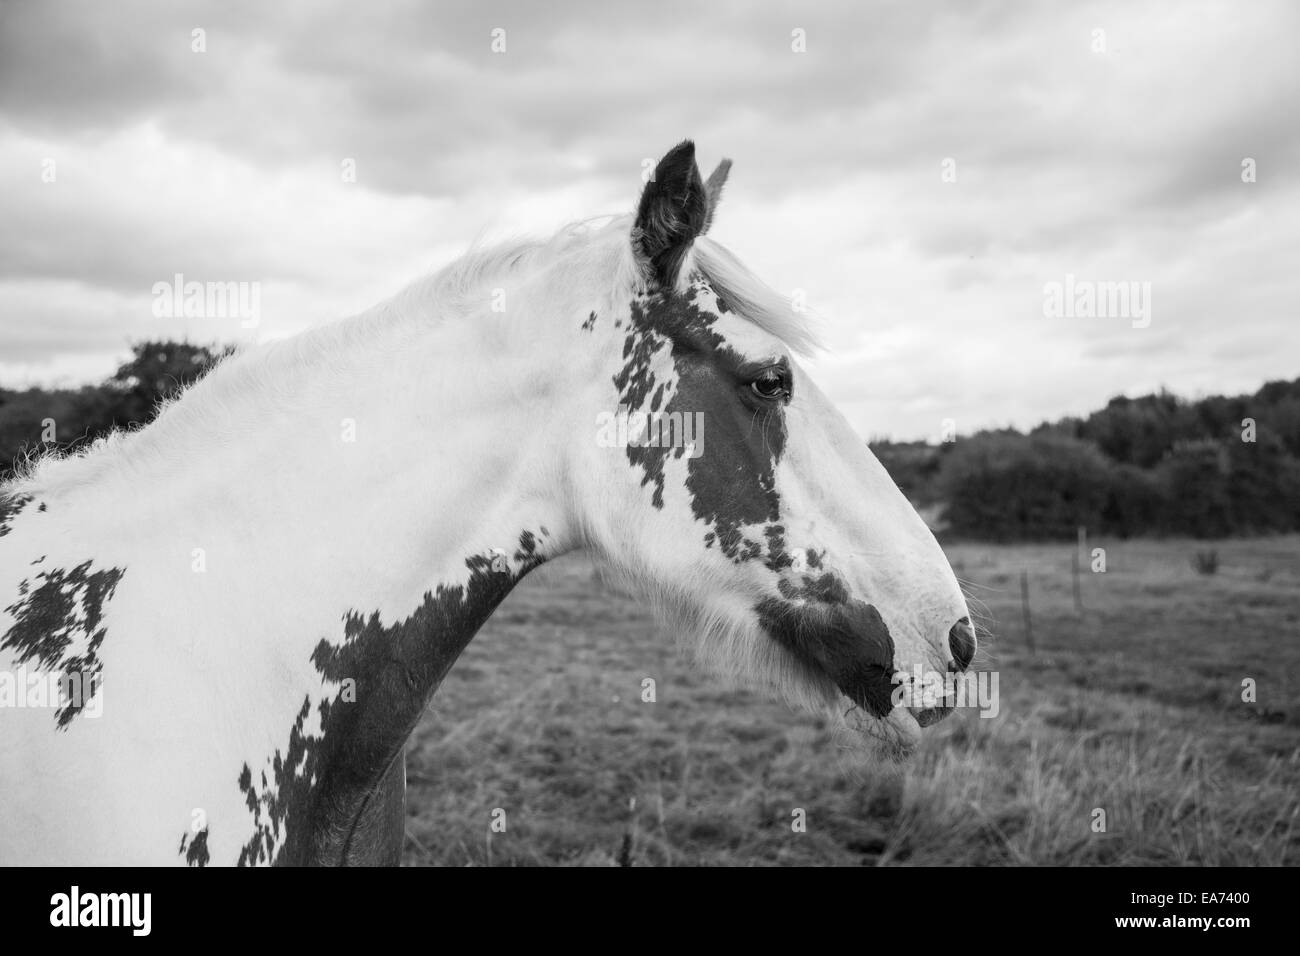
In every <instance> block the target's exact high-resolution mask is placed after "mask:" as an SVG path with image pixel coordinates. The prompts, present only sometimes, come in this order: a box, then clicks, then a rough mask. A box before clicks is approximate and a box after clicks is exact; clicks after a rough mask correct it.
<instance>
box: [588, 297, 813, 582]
mask: <svg viewBox="0 0 1300 956" xmlns="http://www.w3.org/2000/svg"><path fill="white" fill-rule="evenodd" d="M706 288H708V284H707V281H706V280H705V279H704V278H703V276H699V275H697V276H695V277H693V279H692V283H691V285H690V287H689V289H688V290H687V292H685V293H678V292H675V291H666V292H657V293H652V294H649V295H646V296H641V297H638V298H637V299H635V300H633V302H632V304H631V316H632V323H631V331H630V332H629V334H628V336H627V338H626V340H625V341H624V344H623V359H624V364H623V367H622V368H621V369H620V370H619V372H618V374H617V375H615V376H614V386H615V387H616V388H617V389H618V391H619V402H620V404H622V405H626V406H627V408H628V409H629V412H657V411H658V410H659V409H658V406H659V403H660V402H661V401H662V398H663V394H664V384H663V383H659V382H657V381H656V379H655V375H654V372H653V371H652V370H651V367H650V366H651V363H652V362H653V360H654V356H655V354H656V353H657V352H658V351H659V350H660V349H662V348H664V347H665V345H667V344H669V343H671V348H672V360H673V371H674V376H675V378H676V388H675V389H674V391H673V394H672V396H671V397H670V398H669V399H668V401H667V402H666V404H664V406H663V411H662V414H664V415H669V414H672V413H674V412H677V413H680V414H681V415H682V416H683V417H685V416H687V415H694V414H695V413H696V412H702V413H703V415H704V429H705V446H704V447H705V453H704V454H703V455H702V456H700V457H698V458H689V457H688V458H687V477H686V490H687V492H688V493H689V495H690V499H691V512H692V514H693V515H694V517H695V518H696V519H697V520H700V521H703V522H704V523H705V525H706V526H707V528H708V530H707V531H706V532H705V535H704V543H705V546H706V547H712V546H713V545H714V544H717V546H718V547H719V549H720V550H721V551H722V553H723V554H725V555H726V556H727V557H728V558H730V559H731V560H733V561H735V562H742V561H749V560H754V559H758V558H761V557H762V556H763V555H764V554H765V553H766V554H768V555H769V561H771V560H773V559H772V556H771V555H772V552H771V551H770V550H768V549H765V544H768V545H770V544H773V543H781V542H777V541H776V540H774V539H772V538H771V536H770V535H767V534H765V535H764V539H763V540H755V539H754V538H750V537H747V536H746V535H745V532H744V530H743V529H744V528H745V527H746V526H748V525H757V524H764V523H771V522H776V521H777V520H778V519H779V518H780V514H781V499H780V495H778V494H777V491H776V467H777V464H778V463H779V462H780V460H781V456H782V454H783V452H784V450H785V439H786V432H785V416H784V413H783V410H782V409H781V408H779V407H775V406H764V407H754V406H751V405H750V404H749V403H747V402H746V401H744V400H742V399H741V397H740V391H741V389H742V387H743V377H742V375H741V370H742V369H743V368H744V366H745V364H746V363H745V360H744V358H743V357H742V356H740V355H738V354H737V353H736V352H735V351H734V350H733V349H731V348H728V347H727V346H726V344H725V342H724V340H723V338H722V336H721V335H719V334H718V333H717V332H715V331H714V330H713V324H714V322H715V317H714V315H713V314H712V313H710V312H707V311H705V310H703V309H700V308H699V307H698V305H697V304H696V300H697V298H698V296H699V294H700V292H701V291H703V290H704V289H706ZM684 454H685V449H684V448H681V447H672V448H666V447H657V448H656V447H632V446H629V447H628V448H627V456H628V460H629V461H630V462H631V463H632V464H633V465H634V466H636V467H639V468H641V469H642V471H643V477H642V480H641V483H642V484H643V485H650V486H651V488H652V492H651V503H652V504H653V505H654V506H655V507H656V508H662V507H663V506H664V498H663V485H664V465H665V463H666V461H667V459H668V456H669V455H671V456H673V457H676V458H680V457H682V455H684ZM782 548H783V543H782ZM787 563H788V562H787Z"/></svg>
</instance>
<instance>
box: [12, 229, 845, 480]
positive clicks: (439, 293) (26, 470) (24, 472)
mask: <svg viewBox="0 0 1300 956" xmlns="http://www.w3.org/2000/svg"><path fill="white" fill-rule="evenodd" d="M631 228H632V216H631V215H630V214H625V215H621V216H613V217H608V216H607V217H597V218H594V219H587V220H580V221H578V222H574V223H570V224H569V225H566V226H564V227H563V228H561V229H560V230H558V231H557V232H556V233H555V234H554V235H553V236H551V237H549V238H546V239H538V238H514V239H510V240H506V241H503V242H498V243H495V244H492V245H478V244H476V245H475V246H473V247H471V248H470V250H469V251H467V252H466V253H465V254H464V255H462V256H460V257H459V258H457V259H455V260H454V261H452V262H451V263H449V264H447V265H446V266H444V267H442V268H441V269H439V270H437V271H436V272H433V273H431V274H429V275H427V276H424V277H422V278H420V279H417V280H415V281H414V282H412V283H411V284H410V285H408V286H407V287H406V288H404V289H403V290H401V291H400V292H398V293H397V294H396V295H394V296H392V297H391V298H389V299H388V300H386V301H384V302H381V303H379V304H378V305H376V306H373V307H372V308H370V309H368V310H366V311H365V312H362V313H359V314H356V315H352V316H348V317H345V318H341V319H337V320H334V321H332V322H328V323H326V324H324V325H321V326H318V327H316V328H313V329H308V330H307V331H305V332H301V333H299V334H297V335H294V336H291V337H289V338H286V339H280V340H276V341H272V342H266V343H262V344H259V345H256V346H252V347H249V348H243V349H239V350H236V351H235V353H234V354H232V355H230V356H228V357H226V358H225V359H223V360H222V361H220V362H218V363H216V364H215V365H214V366H213V367H212V368H211V369H209V370H208V372H207V374H205V375H204V376H203V377H202V378H200V379H199V380H198V381H196V382H194V383H193V384H191V385H190V386H189V387H188V388H186V389H185V390H184V391H183V392H181V393H179V394H177V395H176V396H174V397H173V398H171V399H169V400H167V401H165V402H163V403H162V404H161V405H160V407H159V411H158V414H157V415H156V416H155V418H154V420H153V422H154V423H158V424H160V425H163V427H164V428H166V427H167V426H168V425H174V424H176V423H177V421H178V420H179V419H186V420H188V421H189V422H191V423H195V424H199V425H201V426H206V425H212V426H214V427H217V428H219V427H220V425H221V422H222V420H223V413H224V412H225V411H226V410H228V409H230V408H232V407H234V406H235V405H237V404H238V403H239V402H241V401H247V400H248V398H249V396H255V395H265V394H267V393H268V392H269V393H271V394H275V393H276V392H277V391H281V390H282V388H283V381H282V380H281V379H280V378H279V377H280V376H281V375H283V374H284V373H285V371H286V370H289V371H294V370H300V369H303V368H311V367H316V366H318V365H321V364H324V366H325V367H326V368H330V367H333V368H338V367H339V366H340V365H341V364H344V363H346V362H347V361H349V359H348V358H347V356H349V355H351V354H359V353H360V352H361V348H360V347H361V346H362V345H363V344H364V345H367V346H371V347H373V345H374V343H375V342H376V341H378V340H380V339H381V337H382V335H389V336H393V335H395V341H399V342H404V341H407V340H408V338H407V336H405V335H403V332H404V331H406V332H409V333H410V334H412V335H414V334H417V333H418V332H419V331H420V330H421V329H427V328H428V326H429V324H430V322H439V323H445V322H450V321H456V320H457V319H464V318H468V317H469V316H471V315H474V314H482V313H484V312H485V311H487V310H486V306H487V304H488V303H489V294H488V292H487V290H488V289H489V288H490V287H491V285H493V284H494V283H503V282H505V281H506V279H507V278H509V277H512V276H514V277H516V278H517V277H519V276H520V275H521V274H524V273H536V272H539V271H541V270H543V269H548V270H553V271H554V272H555V273H556V275H555V278H554V281H553V285H554V287H555V288H557V289H574V288H581V289H592V288H595V289H597V290H598V291H599V292H601V293H605V294H608V295H609V296H610V297H611V300H612V301H618V300H619V299H620V298H621V299H623V300H626V299H628V298H630V297H631V296H633V295H634V294H636V293H637V292H639V291H643V289H644V285H643V283H644V281H645V280H644V277H643V275H642V273H641V270H640V268H639V267H638V265H637V263H636V261H635V255H634V253H633V250H632V244H631V242H630V241H629V236H630V233H631ZM696 270H698V271H699V272H700V273H702V274H703V275H704V277H705V278H706V279H708V281H709V282H710V284H711V285H712V286H713V287H714V289H715V290H716V291H717V293H718V295H719V296H720V297H721V298H722V299H723V300H724V301H726V302H727V303H728V306H729V308H730V309H731V310H732V311H733V312H735V313H737V314H739V315H740V316H742V317H743V318H745V319H747V320H748V321H750V322H752V323H753V324H754V325H756V326H758V327H759V328H761V329H763V330H764V331H765V332H767V333H769V334H771V335H773V336H775V337H776V338H778V339H780V340H781V341H782V342H784V343H785V344H786V345H787V346H788V347H790V348H791V349H792V350H794V351H796V352H798V353H800V354H802V355H810V354H812V353H813V352H815V351H816V350H817V349H818V348H819V347H820V346H819V343H818V340H817V337H816V335H815V333H814V331H813V329H812V328H811V326H810V324H809V323H808V322H807V321H805V318H804V316H802V315H800V314H799V313H797V312H796V311H795V310H794V309H793V308H792V306H791V303H790V300H789V299H788V298H786V297H784V296H782V295H780V294H779V293H777V292H776V291H774V290H773V289H772V288H771V287H769V286H768V285H767V284H766V283H764V282H763V281H762V280H761V279H759V278H758V277H757V276H756V275H754V273H753V272H751V271H750V270H749V269H748V268H747V267H746V266H745V265H744V264H743V263H741V262H740V260H739V259H738V258H737V257H736V256H735V255H733V254H732V253H731V252H730V251H729V250H727V249H726V248H725V247H723V246H721V245H719V244H718V243H716V242H714V241H713V240H711V239H708V238H707V237H703V236H701V237H700V238H698V239H696V240H695V242H694V244H693V247H692V249H691V252H690V254H689V255H688V256H687V258H686V261H685V263H684V265H683V268H682V270H681V276H680V277H679V282H680V285H681V287H682V288H684V287H685V286H686V284H687V282H688V280H689V276H690V275H691V274H692V272H693V271H696ZM381 334H382V335H381ZM190 396H193V398H192V399H190V400H189V401H186V402H185V403H184V404H183V405H182V404H181V400H182V399H184V398H189V397H190ZM194 399H198V400H197V401H196V400H194ZM164 423H165V424H164ZM150 424H152V423H150ZM146 427H147V426H143V425H142V426H140V427H139V428H123V429H117V430H115V431H114V432H112V433H111V434H109V435H106V436H104V437H102V438H99V439H97V440H96V441H94V442H93V443H91V444H89V445H84V446H81V447H79V448H73V449H66V450H55V451H48V452H43V453H36V454H31V455H29V456H28V457H27V458H26V460H24V461H20V462H18V463H16V464H15V474H14V476H13V477H12V478H10V480H9V481H7V482H0V496H3V495H6V494H48V493H53V492H57V491H59V490H62V489H66V488H70V487H76V486H79V485H83V484H85V483H87V482H89V481H91V480H93V479H94V478H95V477H97V476H98V475H100V474H101V473H102V472H103V471H104V470H105V469H107V468H109V467H111V465H112V464H113V463H115V462H120V461H121V460H122V458H123V457H124V454H125V452H126V450H127V449H128V448H132V449H137V448H138V446H140V445H142V444H143V443H145V442H149V441H150V439H151V437H152V439H153V440H154V441H155V442H161V441H162V440H163V439H162V437H161V436H160V435H159V434H157V433H158V431H159V430H157V429H153V431H154V433H155V434H154V435H153V436H150V435H148V434H146Z"/></svg>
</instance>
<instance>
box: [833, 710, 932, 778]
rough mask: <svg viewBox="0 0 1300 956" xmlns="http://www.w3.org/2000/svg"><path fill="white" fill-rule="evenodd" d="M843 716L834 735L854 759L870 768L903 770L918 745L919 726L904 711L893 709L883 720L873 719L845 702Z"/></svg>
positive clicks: (919, 737)
mask: <svg viewBox="0 0 1300 956" xmlns="http://www.w3.org/2000/svg"><path fill="white" fill-rule="evenodd" d="M845 704H846V705H848V706H849V710H848V711H847V712H846V713H845V714H844V718H843V721H842V725H841V727H840V732H839V733H838V734H837V735H836V737H837V739H838V742H840V743H841V744H842V745H843V746H844V747H845V748H846V749H847V750H849V751H850V752H852V753H853V754H854V756H855V757H857V758H859V759H861V760H863V761H864V762H867V763H871V764H879V765H884V766H893V767H904V766H906V765H907V764H908V763H909V762H910V761H911V759H912V756H913V754H915V753H916V749H917V747H918V746H919V745H920V743H921V725H920V724H918V723H917V722H916V718H915V717H913V716H912V715H911V713H910V712H909V711H908V710H907V709H906V708H905V707H895V708H894V709H893V710H892V711H890V712H889V714H887V715H886V716H885V717H876V716H874V715H872V714H870V713H868V712H867V711H865V710H863V709H862V708H861V707H857V706H853V705H852V704H849V702H848V701H847V700H845Z"/></svg>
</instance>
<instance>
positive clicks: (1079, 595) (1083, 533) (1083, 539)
mask: <svg viewBox="0 0 1300 956" xmlns="http://www.w3.org/2000/svg"><path fill="white" fill-rule="evenodd" d="M1087 553H1088V531H1087V529H1086V528H1084V527H1083V525H1079V545H1078V547H1076V548H1075V549H1074V562H1073V564H1072V567H1071V570H1072V575H1073V579H1074V613H1075V614H1077V615H1079V616H1080V617H1082V616H1083V586H1082V584H1080V581H1079V575H1080V574H1081V573H1082V569H1081V567H1080V565H1082V564H1083V556H1084V555H1085V554H1087Z"/></svg>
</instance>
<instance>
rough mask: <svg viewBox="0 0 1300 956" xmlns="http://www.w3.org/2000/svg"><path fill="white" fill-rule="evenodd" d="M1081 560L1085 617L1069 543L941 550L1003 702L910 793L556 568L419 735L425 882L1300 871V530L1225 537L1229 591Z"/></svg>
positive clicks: (1154, 549)
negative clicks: (573, 872)
mask: <svg viewBox="0 0 1300 956" xmlns="http://www.w3.org/2000/svg"><path fill="white" fill-rule="evenodd" d="M1088 547H1089V548H1093V547H1103V548H1105V551H1106V556H1105V557H1106V571H1105V573H1091V572H1089V571H1088V569H1087V564H1085V566H1084V573H1083V575H1082V581H1081V591H1082V598H1083V606H1084V610H1083V612H1082V613H1081V614H1080V613H1078V612H1077V611H1076V610H1075V607H1074V601H1073V592H1072V585H1071V555H1072V551H1073V545H1032V546H1030V545H1022V546H1003V545H998V546H990V545H977V544H958V545H950V546H948V547H947V548H946V550H947V552H948V555H949V557H950V559H951V560H952V563H953V567H954V569H955V570H956V572H957V574H958V575H959V576H960V577H961V578H962V580H963V581H964V582H966V583H967V586H968V588H969V591H970V593H971V595H972V597H973V598H975V599H976V600H975V601H974V602H973V604H974V606H975V607H976V608H977V609H979V611H980V613H981V614H982V615H983V616H984V618H985V624H986V626H987V627H989V629H990V630H991V632H992V634H993V637H992V639H991V640H990V641H988V642H987V643H986V646H985V648H984V650H983V651H982V652H981V655H980V658H979V660H977V666H982V667H985V668H992V669H996V670H997V672H998V674H999V691H1000V698H1001V700H1000V703H1001V709H1000V713H999V714H998V716H997V717H995V718H991V719H982V718H980V717H979V716H978V714H977V713H976V712H974V711H958V712H957V713H956V714H954V715H953V716H952V717H951V718H950V719H948V720H947V721H945V722H944V723H942V724H940V725H938V726H937V727H934V728H932V729H931V730H930V731H929V732H928V735H927V739H926V741H925V743H924V744H923V746H922V749H921V750H920V752H919V753H918V755H917V756H916V758H915V759H914V761H913V763H912V764H911V765H910V766H909V767H908V768H907V769H905V770H904V771H902V772H901V773H899V772H891V771H886V770H882V769H880V768H873V767H864V766H861V765H859V764H858V763H857V762H856V761H855V758H853V757H852V756H851V755H849V754H847V753H844V752H841V751H839V750H837V749H836V747H835V744H834V743H833V740H832V737H831V734H830V732H829V730H828V728H826V727H825V726H824V725H823V724H822V722H821V721H819V720H818V719H817V718H816V717H813V716H810V715H806V714H801V713H795V712H792V711H790V710H789V709H788V708H787V707H785V706H784V705H782V704H778V703H774V702H772V701H769V700H767V699H766V698H765V697H763V696H761V695H758V694H755V693H750V692H746V691H740V690H734V689H727V688H725V687H723V686H722V685H721V684H720V682H718V681H716V680H715V679H714V678H713V677H711V676H710V675H708V674H705V673H701V672H700V671H698V670H697V669H696V668H695V667H694V666H693V665H692V663H691V662H690V661H689V660H687V659H685V658H684V657H682V656H679V655H678V654H677V653H676V652H675V651H674V650H673V641H672V639H671V637H670V636H667V635H664V634H662V633H661V632H660V630H659V629H658V627H657V626H656V625H655V624H654V623H653V622H652V620H651V619H650V617H649V615H648V614H647V613H646V612H645V611H644V610H642V609H641V608H640V607H639V606H637V605H636V604H635V603H634V602H632V601H631V600H630V599H629V598H626V597H624V596H622V595H619V594H614V593H611V592H609V591H606V590H604V589H603V588H602V587H601V586H600V584H599V583H598V582H597V581H596V580H595V579H594V578H593V576H592V572H591V568H590V567H589V566H588V565H587V564H586V563H585V562H584V561H583V560H582V559H577V558H568V559H563V560H561V561H557V562H555V563H554V564H552V565H549V566H545V567H543V568H541V569H539V570H538V571H536V572H534V574H533V575H532V576H530V578H529V579H527V580H526V581H525V582H524V583H523V584H522V585H521V586H520V587H519V588H518V589H517V590H516V592H515V593H514V594H512V595H511V597H510V598H509V600H507V602H506V603H505V604H504V605H502V607H501V608H500V609H499V610H498V612H497V614H496V615H495V616H494V617H493V618H492V620H491V621H489V622H488V625H487V626H486V627H485V628H484V629H483V631H482V632H481V633H480V634H479V635H478V636H477V637H476V638H475V640H474V641H473V643H472V644H471V645H470V647H469V649H468V650H467V651H466V652H465V654H464V655H463V657H462V658H461V660H460V662H459V663H458V664H457V665H456V667H455V668H454V669H453V670H452V672H451V674H450V675H449V677H448V678H447V680H446V682H445V683H444V685H443V687H442V689H441V690H440V691H439V693H438V695H437V697H436V698H435V699H434V702H433V705H432V707H431V708H430V711H429V713H428V714H427V715H426V717H425V720H424V721H423V723H422V724H421V726H420V727H419V728H418V729H417V731H416V733H415V735H414V737H413V738H412V741H411V743H410V746H409V748H408V780H409V789H408V811H407V812H408V819H407V833H408V840H407V846H406V851H405V862H406V863H407V864H411V865H454V866H463V865H476V866H482V865H493V866H503V865H560V864H570V865H600V866H610V865H634V866H662V865H780V864H799V865H825V864H834V865H854V866H856V865H893V864H913V865H948V864H994V865H996V864H1022V865H1024V864H1030V865H1032V864H1075V865H1134V864H1157V865H1186V864H1190V865H1255V864H1261V865H1288V864H1294V863H1295V862H1296V861H1297V857H1298V856H1300V821H1298V820H1297V815H1298V814H1300V706H1298V705H1300V642H1298V641H1297V631H1298V630H1300V627H1298V624H1300V538H1297V537H1295V536H1292V537H1286V538H1274V539H1263V540H1248V541H1229V542H1222V543H1218V544H1216V550H1217V551H1218V557H1219V566H1218V570H1217V572H1216V573H1214V574H1212V575H1207V574H1202V573H1198V571H1197V569H1196V568H1195V567H1194V555H1195V554H1196V552H1197V550H1198V544H1197V543H1196V542H1190V541H1165V542H1157V541H1132V542H1121V541H1093V542H1089V545H1088ZM1200 547H1201V548H1203V546H1200ZM1022 571H1026V572H1027V573H1028V580H1029V591H1030V606H1031V621H1032V627H1033V631H1034V638H1035V645H1036V652H1035V653H1032V654H1031V653H1030V652H1029V650H1028V644H1027V640H1026V634H1025V632H1024V624H1023V621H1022V614H1021V606H1020V574H1021V572H1022ZM645 678H652V679H653V680H654V681H655V693H656V698H657V699H656V701H655V702H654V703H646V702H643V701H642V699H641V698H642V681H643V679H645ZM1246 678H1250V679H1253V680H1254V681H1255V686H1256V695H1257V699H1256V702H1255V703H1245V702H1243V701H1242V699H1241V698H1242V681H1243V680H1244V679H1246ZM495 810H500V811H504V821H505V830H504V832H492V831H491V830H490V827H489V824H490V823H491V822H492V820H493V812H494V811H495ZM796 810H802V811H803V816H804V819H806V829H805V830H804V831H803V832H796V831H795V829H794V828H793V827H792V822H793V821H794V820H795V819H796V817H795V811H796ZM1098 811H1103V812H1104V822H1105V829H1104V831H1102V832H1099V831H1098V830H1097V829H1095V826H1096V821H1098V820H1099V819H1100V815H1099V813H1098ZM499 817H500V814H498V818H499Z"/></svg>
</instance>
